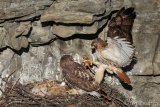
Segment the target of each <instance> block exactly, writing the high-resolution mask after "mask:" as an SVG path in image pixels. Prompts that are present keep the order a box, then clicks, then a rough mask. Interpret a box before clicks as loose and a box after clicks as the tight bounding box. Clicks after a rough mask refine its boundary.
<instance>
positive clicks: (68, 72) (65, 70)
mask: <svg viewBox="0 0 160 107" xmlns="http://www.w3.org/2000/svg"><path fill="white" fill-rule="evenodd" d="M60 67H61V68H62V74H63V77H64V79H65V82H66V83H67V84H68V86H69V87H70V88H72V89H73V90H74V91H76V92H77V93H79V94H84V93H87V94H90V95H93V96H97V97H100V96H103V97H105V98H107V99H108V100H110V97H109V96H107V95H106V94H104V92H103V91H102V90H101V89H100V86H99V83H98V82H97V81H96V79H97V78H94V77H93V76H91V74H90V73H89V72H88V71H87V70H86V69H85V67H84V66H82V65H81V64H79V63H77V62H75V61H74V60H73V57H72V56H70V55H63V56H62V57H61V59H60Z"/></svg>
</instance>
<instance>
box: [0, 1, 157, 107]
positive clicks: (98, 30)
mask: <svg viewBox="0 0 160 107" xmlns="http://www.w3.org/2000/svg"><path fill="white" fill-rule="evenodd" d="M122 6H126V7H130V6H132V7H135V9H136V13H137V17H136V19H135V22H134V24H133V30H132V34H133V41H134V45H135V46H136V51H137V52H136V55H135V57H136V58H137V62H135V63H133V64H131V69H127V71H128V72H127V74H128V75H129V76H130V78H131V82H132V84H131V85H132V87H131V88H132V90H131V89H130V88H128V87H125V86H124V87H123V85H121V84H119V81H118V80H117V79H116V78H115V77H113V78H114V82H112V84H111V85H112V87H114V88H116V89H118V90H119V91H121V92H122V93H124V95H125V96H127V97H128V98H131V99H132V102H131V101H130V100H129V101H128V102H127V103H129V104H132V103H136V104H137V106H145V104H146V105H149V104H151V103H152V107H159V106H158V104H160V101H159V97H160V96H159V94H158V93H159V91H160V88H159V87H160V86H159V81H160V77H159V75H160V41H159V31H160V26H159V25H158V23H159V22H160V19H159V17H160V15H159V14H158V13H159V12H160V2H159V0H152V1H149V0H148V1H147V0H145V1H144V0H143V1H139V0H134V1H131V0H119V1H117V0H112V1H110V0H90V1H86V0H56V1H53V0H45V1H44V0H2V1H0V49H1V54H0V75H1V78H0V83H1V85H2V86H5V84H4V83H3V81H2V78H5V77H8V75H9V74H10V73H11V72H13V71H15V70H16V72H15V73H14V75H13V76H12V78H11V81H12V82H13V83H14V82H15V81H17V80H18V78H20V82H21V83H23V84H27V83H30V82H34V81H41V80H44V79H51V80H62V75H61V69H60V68H59V60H60V58H61V56H62V55H63V54H71V55H72V56H73V57H74V58H75V60H76V61H78V62H81V56H82V55H86V56H88V57H89V58H90V59H92V60H96V59H95V58H94V57H93V55H92V53H91V50H90V44H91V42H92V40H93V39H95V38H97V37H101V38H102V39H105V38H106V35H105V34H106V33H105V31H106V29H107V26H106V24H107V21H108V15H109V14H110V13H111V11H113V10H118V9H120V8H121V7H122ZM57 38H58V39H57ZM154 76H155V77H154ZM110 79H111V77H110V76H108V75H106V77H105V80H106V82H108V83H109V82H110ZM125 88H126V89H125ZM127 89H128V90H129V91H128V90H127ZM153 92H154V93H153ZM156 93H157V95H156Z"/></svg>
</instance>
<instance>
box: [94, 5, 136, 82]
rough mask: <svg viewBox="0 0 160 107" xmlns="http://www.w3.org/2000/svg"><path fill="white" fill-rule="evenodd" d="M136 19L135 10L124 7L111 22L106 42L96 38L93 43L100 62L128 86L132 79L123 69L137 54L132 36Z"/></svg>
mask: <svg viewBox="0 0 160 107" xmlns="http://www.w3.org/2000/svg"><path fill="white" fill-rule="evenodd" d="M135 17H136V13H135V11H134V8H127V9H125V8H124V7H123V8H122V9H120V10H119V11H118V13H117V15H116V16H115V17H113V18H112V19H111V21H110V22H109V25H108V31H107V39H106V41H103V40H102V39H100V38H96V39H95V40H94V41H93V42H92V43H91V46H92V47H93V48H94V49H95V50H96V56H97V59H98V60H99V62H101V63H103V64H106V65H108V67H107V68H106V69H107V71H108V72H110V73H115V74H116V75H117V76H118V77H119V78H120V80H121V81H123V82H125V83H127V84H130V83H131V82H130V79H129V77H128V76H127V75H126V74H125V73H124V72H123V71H122V69H121V67H125V66H127V65H129V64H130V62H131V61H132V58H133V56H134V54H135V48H134V46H133V45H132V44H133V41H132V34H131V30H132V26H133V22H134V19H135Z"/></svg>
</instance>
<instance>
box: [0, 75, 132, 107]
mask: <svg viewBox="0 0 160 107" xmlns="http://www.w3.org/2000/svg"><path fill="white" fill-rule="evenodd" d="M9 77H10V76H9ZM9 77H8V78H9ZM8 78H6V79H3V81H5V82H6V88H5V90H4V91H2V89H1V88H0V90H1V92H2V97H1V98H0V106H1V107H134V105H129V103H127V101H128V100H127V98H125V97H124V96H123V95H122V94H120V93H119V92H118V91H117V90H116V89H112V88H111V87H109V86H108V85H107V84H105V83H103V84H101V89H102V90H103V91H104V92H105V93H107V94H108V95H109V96H110V97H111V98H112V100H111V101H108V100H107V99H104V98H103V97H102V98H96V97H93V96H91V95H87V94H84V95H72V94H68V93H67V91H68V90H69V88H66V87H65V88H64V87H63V88H62V89H59V90H60V91H59V90H57V88H61V87H59V86H60V84H59V83H58V82H56V84H55V82H54V83H52V82H51V81H48V80H47V81H43V82H35V83H30V84H27V85H22V84H20V83H19V82H18V81H19V80H17V82H16V83H15V84H10V82H8ZM46 84H47V85H46ZM39 85H41V86H47V87H49V89H48V90H49V92H50V95H47V94H46V95H45V96H40V95H35V94H33V93H32V92H31V89H33V87H34V86H39ZM55 89H56V91H55Z"/></svg>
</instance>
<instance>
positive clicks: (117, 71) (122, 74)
mask: <svg viewBox="0 0 160 107" xmlns="http://www.w3.org/2000/svg"><path fill="white" fill-rule="evenodd" d="M108 69H109V70H111V71H113V72H114V73H115V74H116V75H117V76H118V77H119V79H120V80H121V81H122V82H124V83H127V84H131V81H130V79H129V77H128V76H127V75H126V73H125V72H123V71H122V69H121V68H118V67H115V66H113V65H109V66H108Z"/></svg>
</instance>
